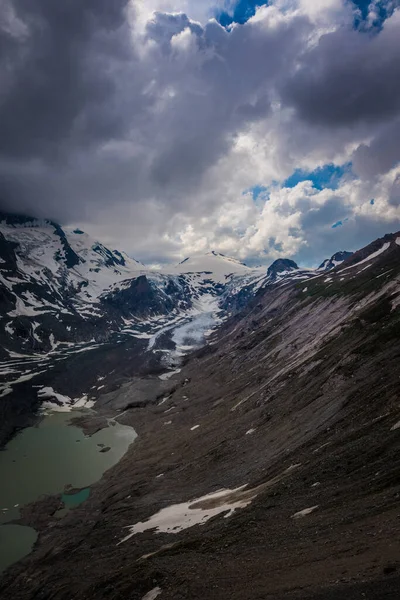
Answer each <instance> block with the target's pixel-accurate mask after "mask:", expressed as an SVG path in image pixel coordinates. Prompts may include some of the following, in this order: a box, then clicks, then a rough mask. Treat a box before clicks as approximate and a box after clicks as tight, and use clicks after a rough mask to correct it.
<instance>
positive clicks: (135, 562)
mask: <svg viewBox="0 0 400 600" xmlns="http://www.w3.org/2000/svg"><path fill="white" fill-rule="evenodd" d="M399 237H400V235H399V234H397V235H394V236H390V237H387V238H384V239H383V240H380V241H377V243H375V244H374V245H373V246H372V247H370V248H369V250H367V251H363V252H361V253H360V254H359V255H358V256H356V257H355V259H354V257H350V259H348V260H347V261H346V262H345V263H343V264H341V265H338V266H337V267H335V269H332V270H331V271H330V272H329V273H327V274H326V276H325V275H324V274H322V276H321V274H320V275H319V276H317V277H315V276H314V277H312V278H310V277H309V278H308V279H299V278H298V275H299V273H298V271H297V270H294V272H295V273H296V275H295V276H294V277H293V278H292V279H291V280H290V281H288V280H286V281H285V282H284V283H285V285H280V280H279V275H278V282H277V283H276V284H274V285H265V286H264V287H263V286H261V287H260V288H259V291H258V292H257V295H256V297H255V298H253V299H250V300H249V301H248V302H247V305H246V306H245V307H244V309H243V310H242V311H241V312H240V313H238V314H236V315H234V316H232V318H230V319H228V320H226V322H225V323H224V324H223V325H222V326H221V327H220V328H219V329H218V331H217V332H216V333H215V334H214V337H213V339H212V344H210V345H209V346H207V347H206V348H204V349H202V350H199V351H197V352H195V353H193V354H192V355H191V356H189V357H188V359H187V361H186V364H185V365H184V366H183V368H182V371H181V372H180V373H179V374H177V375H176V377H177V379H176V381H175V384H174V387H171V389H169V391H168V392H167V391H165V396H163V397H162V398H159V397H158V394H159V393H161V390H160V391H157V392H155V393H154V394H153V395H151V394H150V389H149V388H148V387H146V386H148V385H150V384H149V382H150V383H151V380H150V379H149V378H146V382H147V383H146V385H145V386H143V387H142V388H141V394H142V397H143V399H146V400H147V401H143V403H137V404H136V405H133V404H132V405H131V407H129V406H127V404H126V401H127V400H129V396H131V397H132V400H134V398H135V393H136V389H139V387H140V384H139V382H138V381H137V380H134V378H131V381H130V385H131V387H129V385H126V386H125V387H123V389H122V391H121V395H120V396H118V395H119V391H118V390H112V391H111V392H108V393H107V394H105V396H106V400H107V402H106V405H107V406H113V401H114V400H115V401H117V402H118V401H120V402H121V404H120V406H121V407H122V406H123V407H125V411H124V414H123V417H122V418H123V422H124V423H126V424H130V425H132V426H133V427H134V428H135V429H136V431H137V432H138V438H137V439H136V440H135V442H134V443H133V444H132V445H131V447H130V448H129V450H128V452H127V454H126V455H125V456H124V458H123V459H122V460H121V461H120V463H119V464H117V465H115V466H114V467H113V468H112V469H110V470H109V471H107V473H106V474H105V475H104V477H103V478H102V480H101V481H100V482H98V484H96V485H94V486H93V487H92V489H91V495H90V498H89V500H87V501H86V502H85V503H83V504H82V505H81V506H80V507H79V508H76V509H74V510H71V511H70V512H69V514H68V515H67V516H66V517H65V518H63V519H60V520H58V521H57V522H54V523H49V526H48V527H47V529H46V531H45V532H44V533H43V535H41V536H40V538H39V543H38V545H37V548H36V549H35V551H34V552H33V553H32V554H31V555H30V556H29V557H27V558H26V559H25V560H24V561H23V562H21V563H20V564H18V565H15V566H14V567H12V568H11V569H10V570H9V571H8V572H7V573H5V574H4V576H3V579H2V580H1V582H0V596H2V597H4V598H13V599H15V600H31V599H33V598H43V599H46V598H52V599H56V600H58V599H60V600H64V598H70V597H73V598H74V599H77V600H83V599H85V600H88V599H89V600H90V599H96V600H98V599H99V600H102V599H104V600H105V599H107V600H110V599H112V600H121V599H122V598H131V599H133V600H142V599H143V598H146V596H147V597H148V598H150V597H155V596H154V594H157V596H159V597H160V598H166V599H167V600H169V599H176V598H182V599H183V598H190V599H193V600H197V599H199V600H200V599H201V600H204V599H208V598H210V599H213V598H218V600H243V599H245V600H247V599H249V600H250V599H253V598H274V600H288V599H297V600H298V599H302V600H343V598H346V599H350V600H357V599H359V598H364V597H365V598H368V599H369V600H388V599H389V600H395V599H397V598H398V591H399V589H400V575H399V555H400V547H399V543H398V540H397V538H396V536H395V535H394V532H396V531H398V526H399V518H398V517H399V510H398V500H399V495H400V487H399V472H400V458H399V457H400V438H399V428H398V423H399V419H400V413H399V403H398V393H399V378H400V367H399V355H400V318H399V310H400V284H399V278H400V246H399V245H398V244H397V239H398V238H399ZM283 266H284V265H283ZM287 267H288V265H286V266H285V269H286V268H287ZM282 272H284V271H279V273H282ZM136 384H137V385H136ZM153 399H156V401H153ZM50 525H51V526H50Z"/></svg>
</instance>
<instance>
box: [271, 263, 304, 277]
mask: <svg viewBox="0 0 400 600" xmlns="http://www.w3.org/2000/svg"><path fill="white" fill-rule="evenodd" d="M298 268H299V267H298V265H297V264H296V263H295V262H294V260H290V259H288V258H278V260H276V261H275V262H273V263H272V265H271V266H270V267H269V268H268V271H267V275H268V277H270V278H271V279H272V280H274V279H276V278H277V276H278V275H279V274H280V273H283V272H288V271H294V270H297V269H298Z"/></svg>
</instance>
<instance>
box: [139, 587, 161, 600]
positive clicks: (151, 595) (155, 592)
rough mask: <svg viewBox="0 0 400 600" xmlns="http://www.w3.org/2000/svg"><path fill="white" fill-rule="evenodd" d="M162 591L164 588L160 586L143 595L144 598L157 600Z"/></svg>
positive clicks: (143, 599)
mask: <svg viewBox="0 0 400 600" xmlns="http://www.w3.org/2000/svg"><path fill="white" fill-rule="evenodd" d="M161 593H162V589H161V588H160V587H155V588H153V589H152V590H150V591H149V592H147V594H145V595H144V596H143V598H142V600H155V599H156V598H157V596H159V595H160V594H161Z"/></svg>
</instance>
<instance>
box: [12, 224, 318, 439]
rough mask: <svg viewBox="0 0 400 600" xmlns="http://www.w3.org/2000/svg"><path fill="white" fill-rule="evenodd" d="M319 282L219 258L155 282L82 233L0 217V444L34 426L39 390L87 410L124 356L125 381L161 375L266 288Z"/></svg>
mask: <svg viewBox="0 0 400 600" xmlns="http://www.w3.org/2000/svg"><path fill="white" fill-rule="evenodd" d="M316 274H317V271H314V270H310V269H308V270H302V269H299V268H298V267H297V265H296V264H295V263H294V262H293V261H288V260H285V259H279V260H278V261H276V262H275V263H274V264H273V265H271V266H270V267H269V269H268V271H266V269H265V268H262V267H260V268H255V269H254V268H249V267H247V266H246V265H244V264H242V263H240V262H239V261H237V260H235V259H232V258H229V257H226V256H224V255H222V254H218V253H216V252H210V253H208V254H206V255H203V256H195V257H189V258H187V259H185V260H184V261H182V263H180V264H179V265H176V266H175V267H172V268H170V269H166V270H164V271H162V272H158V273H157V272H154V271H151V270H149V269H148V268H146V267H145V266H144V265H142V264H141V263H139V262H138V261H136V260H134V259H132V258H130V257H128V256H127V255H125V254H123V253H122V252H120V251H118V250H110V249H109V248H107V247H106V246H104V245H103V244H102V243H100V242H98V241H96V240H93V239H91V238H90V237H89V236H88V235H87V234H85V233H84V232H83V231H82V230H80V229H74V230H72V229H63V228H62V227H60V225H58V224H57V223H54V222H53V221H49V220H41V221H39V220H37V219H32V218H30V217H24V216H18V215H12V214H0V398H1V405H0V417H1V419H0V444H2V443H4V441H5V440H6V439H7V438H8V437H9V436H10V435H12V432H13V431H14V430H15V428H18V427H21V426H24V425H26V424H27V423H29V422H31V417H32V416H34V415H35V411H36V409H37V408H38V406H39V405H40V397H41V396H40V394H38V393H37V392H38V390H39V391H40V388H43V387H46V388H52V389H53V390H55V395H54V398H55V399H56V398H57V396H56V394H57V393H58V394H60V393H61V394H62V395H66V396H67V397H69V398H71V399H75V400H76V401H79V402H82V398H83V397H86V398H87V400H88V402H89V404H92V403H93V402H94V401H95V400H96V398H97V387H98V386H96V382H97V378H98V377H103V378H104V379H105V381H104V385H105V386H106V385H113V386H115V385H118V384H119V382H120V380H121V378H122V379H123V376H124V374H126V371H127V369H126V364H127V359H128V357H129V358H130V363H129V364H130V369H129V370H128V376H136V375H137V374H139V373H141V374H143V373H144V372H147V371H148V370H150V371H151V370H154V369H157V368H158V369H160V368H161V367H162V366H163V365H164V366H165V363H166V362H167V355H166V352H167V351H168V352H170V351H171V350H174V349H175V358H176V357H177V356H178V355H180V354H181V353H182V349H180V348H177V344H178V346H181V347H182V348H184V349H185V351H187V349H188V348H189V347H192V346H193V345H199V344H201V343H204V335H205V334H206V333H207V330H209V329H212V327H214V326H215V325H216V324H217V323H219V322H221V320H223V319H225V318H227V317H228V316H230V315H232V314H234V313H236V312H238V311H239V310H241V309H242V308H243V307H245V306H246V305H247V303H248V302H249V301H250V300H251V298H253V297H254V296H255V294H257V293H258V292H259V291H260V290H261V289H263V288H264V287H266V286H269V285H272V284H276V283H278V282H279V281H280V280H282V279H287V280H289V279H296V280H303V279H308V278H310V277H313V276H315V275H316ZM178 329H180V333H179V338H180V342H179V341H177V340H175V341H173V340H172V339H171V338H172V337H173V336H172V332H173V331H177V330H178ZM167 332H170V335H169V339H168V340H167V337H168V336H167ZM166 336H167V337H166ZM156 340H157V341H156ZM160 340H163V341H164V342H165V343H166V342H168V343H167V347H166V348H161V347H158V344H159V342H160ZM157 352H158V354H157ZM162 353H164V355H163V354H162ZM104 356H107V363H110V365H109V367H110V368H109V372H108V373H106V374H103V372H102V367H101V363H100V362H99V359H100V357H104ZM175 358H174V359H173V360H172V361H171V364H172V365H173V363H174V362H175V363H176V360H175ZM71 373H73V375H72V377H71ZM66 374H68V376H67V375H66ZM89 390H91V391H90V392H89ZM71 401H72V400H71Z"/></svg>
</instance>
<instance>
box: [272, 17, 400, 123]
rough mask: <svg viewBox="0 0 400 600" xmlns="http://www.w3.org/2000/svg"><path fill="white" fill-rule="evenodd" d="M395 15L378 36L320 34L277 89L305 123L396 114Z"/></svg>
mask: <svg viewBox="0 0 400 600" xmlns="http://www.w3.org/2000/svg"><path fill="white" fill-rule="evenodd" d="M398 16H399V15H397V18H395V19H392V20H390V21H387V22H386V23H385V26H384V28H383V30H382V31H381V32H379V33H378V34H371V33H366V32H360V31H356V30H352V29H348V28H345V27H341V28H339V29H337V30H336V31H334V32H332V33H328V34H326V35H324V36H322V37H321V38H320V40H319V43H318V44H316V45H315V46H314V47H313V48H312V49H311V50H310V51H308V52H306V53H305V54H304V55H303V56H302V57H301V58H300V68H298V69H297V70H296V73H295V74H294V75H293V76H292V75H290V77H289V78H288V79H287V80H286V82H284V84H283V85H282V92H281V93H282V98H283V100H284V102H285V103H287V104H288V105H290V106H293V107H294V108H295V109H296V111H297V113H298V115H299V116H300V117H301V118H302V119H305V120H306V121H308V122H310V123H322V124H324V125H326V126H329V127H337V126H351V125H354V124H356V123H358V122H360V121H361V122H363V121H367V122H381V121H385V120H388V119H389V118H391V117H393V116H394V115H396V114H399V113H400V60H399V56H400V35H399V18H398Z"/></svg>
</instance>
